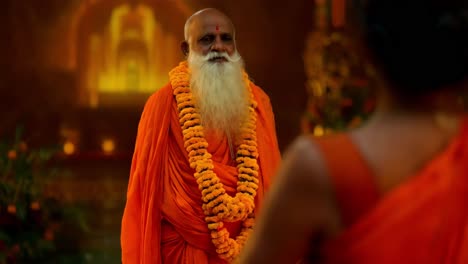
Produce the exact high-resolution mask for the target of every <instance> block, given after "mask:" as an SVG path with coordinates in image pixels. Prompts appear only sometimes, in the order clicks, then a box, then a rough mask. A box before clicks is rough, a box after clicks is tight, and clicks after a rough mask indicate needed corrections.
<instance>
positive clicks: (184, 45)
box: [180, 40, 189, 57]
mask: <svg viewBox="0 0 468 264" xmlns="http://www.w3.org/2000/svg"><path fill="white" fill-rule="evenodd" d="M180 49H181V50H182V53H183V54H184V56H186V57H187V56H188V54H189V44H188V42H187V41H186V40H184V41H182V43H180Z"/></svg>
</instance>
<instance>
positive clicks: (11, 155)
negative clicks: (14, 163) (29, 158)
mask: <svg viewBox="0 0 468 264" xmlns="http://www.w3.org/2000/svg"><path fill="white" fill-rule="evenodd" d="M17 157H18V153H16V150H14V149H12V150H10V151H8V158H9V159H11V160H15V159H16V158H17Z"/></svg>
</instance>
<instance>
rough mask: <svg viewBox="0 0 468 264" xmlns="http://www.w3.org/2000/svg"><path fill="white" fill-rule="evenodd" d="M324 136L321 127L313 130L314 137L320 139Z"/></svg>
mask: <svg viewBox="0 0 468 264" xmlns="http://www.w3.org/2000/svg"><path fill="white" fill-rule="evenodd" d="M324 134H325V130H324V129H323V127H322V126H315V128H314V136H316V137H321V136H323V135H324Z"/></svg>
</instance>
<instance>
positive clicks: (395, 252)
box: [316, 120, 468, 264]
mask: <svg viewBox="0 0 468 264" xmlns="http://www.w3.org/2000/svg"><path fill="white" fill-rule="evenodd" d="M316 142H317V143H318V145H319V147H320V149H321V150H322V153H323V154H324V157H325V160H326V161H327V167H328V168H329V169H330V174H331V180H332V183H333V185H334V189H335V193H336V199H337V204H338V206H339V209H340V212H341V215H342V218H343V222H344V224H345V226H346V229H345V230H344V232H343V233H341V234H340V235H339V236H338V237H336V238H334V239H333V240H330V241H328V242H326V243H325V245H324V246H323V247H322V257H323V258H322V262H323V263H340V264H342V263H349V264H353V263H359V264H367V263H369V264H371V263H380V264H386V263H388V264H390V263H392V264H393V263H401V264H406V263H407V264H410V263H425V264H431V263H434V264H435V263H447V264H448V263H451V264H461V263H468V122H467V121H466V120H465V121H464V122H463V124H462V127H461V129H460V133H459V135H458V136H457V137H455V138H454V139H453V141H452V143H451V144H450V146H449V147H448V148H446V149H445V150H444V151H443V152H442V153H440V154H439V155H438V156H437V157H435V158H434V159H432V160H431V161H430V162H429V163H428V164H426V165H425V167H424V168H423V169H422V170H420V171H419V172H418V173H417V175H414V176H413V177H411V178H409V179H408V180H407V181H406V182H404V183H402V184H401V185H400V186H398V187H396V188H395V189H393V190H391V191H390V192H389V193H387V194H385V195H379V194H378V192H377V189H376V185H375V184H374V183H373V182H372V175H371V172H370V170H369V168H368V166H367V164H366V163H365V161H364V159H362V156H360V154H359V153H358V150H357V148H356V146H354V145H353V144H352V143H351V140H350V139H349V137H348V136H347V135H338V136H336V137H334V138H333V137H332V138H330V139H325V140H320V139H319V140H317V141H316ZM338 149H339V150H340V152H337V151H336V150H338ZM344 157H347V158H346V159H344ZM333 164H334V165H333ZM358 183H359V184H358Z"/></svg>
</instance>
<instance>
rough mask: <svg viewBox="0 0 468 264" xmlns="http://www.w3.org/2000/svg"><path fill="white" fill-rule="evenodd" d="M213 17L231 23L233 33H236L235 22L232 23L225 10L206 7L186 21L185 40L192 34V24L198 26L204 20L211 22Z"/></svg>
mask: <svg viewBox="0 0 468 264" xmlns="http://www.w3.org/2000/svg"><path fill="white" fill-rule="evenodd" d="M213 19H220V20H223V21H224V22H225V23H226V24H227V25H229V27H231V28H232V31H233V35H234V31H235V29H234V24H233V23H232V21H231V19H230V18H229V17H228V16H227V15H226V14H224V13H223V12H221V11H219V10H218V9H216V8H205V9H202V10H199V11H197V12H196V13H194V14H193V15H192V16H190V17H189V18H188V19H187V21H186V22H185V26H184V38H185V40H186V41H188V40H189V35H190V31H191V27H192V25H194V24H195V25H196V26H197V25H199V24H200V23H201V24H203V23H204V22H209V20H213ZM207 20H208V21H207Z"/></svg>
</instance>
